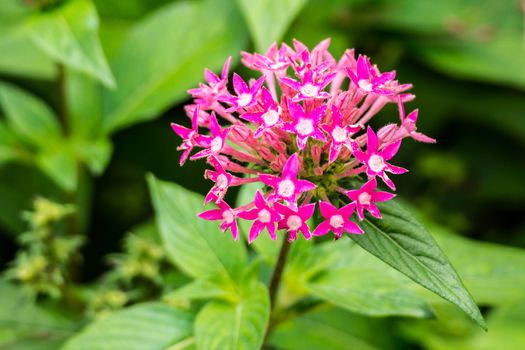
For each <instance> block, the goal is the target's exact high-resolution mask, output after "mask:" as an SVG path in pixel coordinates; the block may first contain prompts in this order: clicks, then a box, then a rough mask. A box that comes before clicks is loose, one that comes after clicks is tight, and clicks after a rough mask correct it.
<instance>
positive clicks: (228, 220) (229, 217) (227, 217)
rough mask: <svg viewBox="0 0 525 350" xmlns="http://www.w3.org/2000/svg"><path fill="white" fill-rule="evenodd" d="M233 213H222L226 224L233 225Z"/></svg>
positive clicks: (227, 211) (229, 211) (228, 211)
mask: <svg viewBox="0 0 525 350" xmlns="http://www.w3.org/2000/svg"><path fill="white" fill-rule="evenodd" d="M233 219H234V217H233V213H232V211H231V210H225V211H223V212H222V220H224V222H225V223H227V224H231V223H232V222H233Z"/></svg>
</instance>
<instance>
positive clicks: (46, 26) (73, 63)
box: [29, 0, 115, 87]
mask: <svg viewBox="0 0 525 350" xmlns="http://www.w3.org/2000/svg"><path fill="white" fill-rule="evenodd" d="M98 21H99V20H98V15H97V11H96V9H95V7H94V6H93V4H92V2H91V1H90V0H74V1H68V2H65V3H64V4H63V5H62V6H59V7H56V8H54V9H53V10H51V11H46V12H42V13H38V14H35V15H34V16H33V17H32V18H31V19H30V21H29V28H30V29H31V37H32V38H33V40H34V42H35V44H36V45H38V47H40V48H41V49H42V50H43V51H44V52H45V53H46V54H47V55H49V56H50V57H52V58H53V59H55V60H57V61H58V62H61V63H62V64H64V65H66V66H68V67H71V68H73V69H76V70H79V71H81V72H85V73H86V74H89V75H91V76H93V77H95V78H97V79H98V80H100V81H101V82H102V83H104V84H105V85H106V86H108V87H115V80H114V78H113V75H112V74H111V71H110V69H109V66H108V63H107V62H106V58H105V57H104V52H103V51H102V47H101V45H100V41H99V38H98Z"/></svg>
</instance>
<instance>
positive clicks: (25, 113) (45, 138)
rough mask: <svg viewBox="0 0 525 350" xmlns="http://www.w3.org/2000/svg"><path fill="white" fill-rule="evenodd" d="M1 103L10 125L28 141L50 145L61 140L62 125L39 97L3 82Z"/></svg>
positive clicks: (0, 85) (0, 94)
mask: <svg viewBox="0 0 525 350" xmlns="http://www.w3.org/2000/svg"><path fill="white" fill-rule="evenodd" d="M0 103H1V105H2V108H3V110H4V114H5V116H6V118H7V123H8V125H9V126H10V127H11V129H12V130H13V131H14V132H15V133H16V134H18V135H19V136H20V138H22V139H23V140H25V141H26V142H28V143H31V144H34V145H36V146H40V147H48V146H49V145H52V144H54V143H57V142H58V141H60V140H61V138H62V134H61V130H60V125H59V123H58V120H57V118H56V116H55V114H54V113H53V111H51V109H50V108H49V107H48V106H47V105H46V104H45V103H44V102H43V101H41V100H40V99H38V98H37V97H35V96H33V95H30V94H29V93H27V92H25V91H23V90H21V89H19V88H18V87H15V86H13V85H8V84H5V83H2V84H0Z"/></svg>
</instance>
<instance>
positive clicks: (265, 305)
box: [195, 283, 270, 350]
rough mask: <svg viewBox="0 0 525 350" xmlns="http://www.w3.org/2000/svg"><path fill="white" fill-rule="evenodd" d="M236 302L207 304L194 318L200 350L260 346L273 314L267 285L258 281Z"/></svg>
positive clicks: (247, 349) (251, 349)
mask: <svg viewBox="0 0 525 350" xmlns="http://www.w3.org/2000/svg"><path fill="white" fill-rule="evenodd" d="M246 292H247V293H246V294H247V295H246V296H245V297H244V298H243V299H242V300H240V301H239V302H238V303H236V304H230V303H226V302H221V301H212V302H210V303H208V304H207V305H206V306H205V307H204V308H203V309H202V310H201V311H200V312H199V314H198V315H197V319H196V320H195V341H196V344H197V348H198V349H206V350H223V349H228V350H253V349H260V348H261V345H262V342H263V339H264V335H265V333H266V327H267V324H268V320H269V316H270V299H269V296H268V290H267V288H266V287H265V286H264V285H263V284H262V283H258V284H257V285H256V286H254V288H252V289H251V290H249V291H246Z"/></svg>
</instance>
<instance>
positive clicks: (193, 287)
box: [163, 280, 236, 304]
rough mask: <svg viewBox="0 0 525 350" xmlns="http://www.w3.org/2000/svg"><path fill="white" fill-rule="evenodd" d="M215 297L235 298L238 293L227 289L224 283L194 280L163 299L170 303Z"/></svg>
mask: <svg viewBox="0 0 525 350" xmlns="http://www.w3.org/2000/svg"><path fill="white" fill-rule="evenodd" d="M215 298H220V299H230V300H232V299H233V300H234V299H235V298H236V294H234V293H230V292H228V291H226V290H225V289H224V288H223V286H222V285H218V284H216V283H213V282H211V281H206V280H194V281H192V282H190V283H188V284H186V285H185V286H182V287H181V288H179V289H176V290H174V291H173V292H170V293H168V294H166V295H164V297H163V299H164V300H165V301H166V302H168V303H170V304H171V303H177V302H181V301H190V300H196V299H215Z"/></svg>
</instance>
